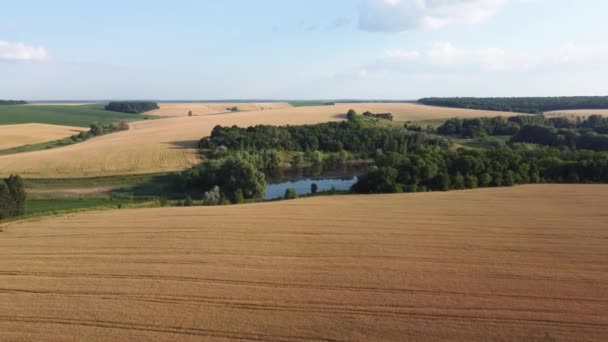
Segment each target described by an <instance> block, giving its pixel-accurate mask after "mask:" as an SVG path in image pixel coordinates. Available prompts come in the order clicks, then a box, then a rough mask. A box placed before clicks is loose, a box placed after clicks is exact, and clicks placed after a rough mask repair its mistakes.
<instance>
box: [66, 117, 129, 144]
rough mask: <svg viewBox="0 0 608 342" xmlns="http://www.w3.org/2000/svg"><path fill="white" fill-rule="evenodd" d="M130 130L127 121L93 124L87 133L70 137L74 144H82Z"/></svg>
mask: <svg viewBox="0 0 608 342" xmlns="http://www.w3.org/2000/svg"><path fill="white" fill-rule="evenodd" d="M127 130H129V124H128V123H127V122H126V121H119V122H115V123H111V124H107V125H104V124H100V123H93V124H91V125H90V126H89V130H88V131H86V132H80V133H78V134H74V135H72V136H71V137H70V139H71V140H72V141H73V142H81V141H85V140H88V139H91V138H94V137H99V136H102V135H105V134H109V133H114V132H119V131H127Z"/></svg>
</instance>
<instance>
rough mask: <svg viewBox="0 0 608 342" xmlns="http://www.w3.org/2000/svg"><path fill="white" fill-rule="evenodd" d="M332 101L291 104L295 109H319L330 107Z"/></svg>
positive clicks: (295, 102) (293, 102)
mask: <svg viewBox="0 0 608 342" xmlns="http://www.w3.org/2000/svg"><path fill="white" fill-rule="evenodd" d="M330 102H331V101H292V102H289V104H290V105H291V106H293V107H317V106H330V104H328V103H330Z"/></svg>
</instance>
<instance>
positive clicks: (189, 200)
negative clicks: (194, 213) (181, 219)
mask: <svg viewBox="0 0 608 342" xmlns="http://www.w3.org/2000/svg"><path fill="white" fill-rule="evenodd" d="M193 204H194V201H193V200H192V197H191V196H190V195H188V196H186V199H185V200H184V207H191V206H192V205H193Z"/></svg>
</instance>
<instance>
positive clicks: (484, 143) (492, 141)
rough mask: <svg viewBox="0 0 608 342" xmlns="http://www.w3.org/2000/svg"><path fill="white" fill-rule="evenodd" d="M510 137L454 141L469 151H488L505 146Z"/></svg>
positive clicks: (500, 136)
mask: <svg viewBox="0 0 608 342" xmlns="http://www.w3.org/2000/svg"><path fill="white" fill-rule="evenodd" d="M510 138H511V137H510V136H502V135H499V136H493V137H484V138H476V139H454V140H453V142H454V144H457V145H460V146H462V147H464V148H468V149H488V148H493V147H497V146H504V145H505V144H506V143H507V142H508V141H509V139H510Z"/></svg>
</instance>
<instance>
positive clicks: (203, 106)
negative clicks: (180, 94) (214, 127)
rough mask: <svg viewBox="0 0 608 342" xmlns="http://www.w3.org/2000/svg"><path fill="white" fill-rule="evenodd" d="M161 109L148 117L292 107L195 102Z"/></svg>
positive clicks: (165, 106)
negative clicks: (236, 109) (232, 109)
mask: <svg viewBox="0 0 608 342" xmlns="http://www.w3.org/2000/svg"><path fill="white" fill-rule="evenodd" d="M158 105H159V107H160V109H157V110H153V111H150V112H147V113H146V114H147V115H156V116H188V113H189V112H192V115H193V116H198V115H214V114H223V113H229V112H231V111H230V109H231V108H233V107H237V108H238V110H239V111H242V112H251V111H258V110H273V109H284V108H288V107H290V105H289V104H287V103H285V102H255V103H254V102H248V103H240V102H200V103H198V102H193V103H179V102H176V103H169V102H164V103H159V104H158Z"/></svg>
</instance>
